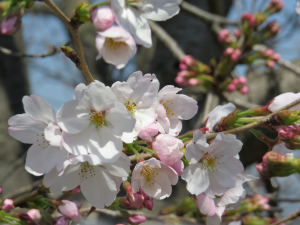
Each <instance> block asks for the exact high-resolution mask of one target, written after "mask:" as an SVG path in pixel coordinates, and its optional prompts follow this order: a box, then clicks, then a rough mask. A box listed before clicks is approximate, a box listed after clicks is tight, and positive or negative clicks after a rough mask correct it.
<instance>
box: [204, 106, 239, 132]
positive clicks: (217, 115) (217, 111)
mask: <svg viewBox="0 0 300 225" xmlns="http://www.w3.org/2000/svg"><path fill="white" fill-rule="evenodd" d="M235 109H236V107H235V105H234V104H232V103H228V104H226V105H218V106H217V107H216V108H214V109H213V110H212V111H211V112H210V113H209V114H208V116H207V119H206V120H205V124H204V125H205V127H206V128H207V130H208V132H213V131H214V127H215V125H217V124H218V123H220V122H221V119H222V117H226V116H228V115H229V114H230V113H232V112H233V111H234V110H235Z"/></svg>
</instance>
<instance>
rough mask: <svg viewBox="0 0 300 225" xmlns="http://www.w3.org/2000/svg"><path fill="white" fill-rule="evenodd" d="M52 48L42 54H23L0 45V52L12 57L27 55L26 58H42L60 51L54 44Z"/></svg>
mask: <svg viewBox="0 0 300 225" xmlns="http://www.w3.org/2000/svg"><path fill="white" fill-rule="evenodd" d="M51 48H52V49H51V50H50V51H48V52H46V53H43V54H33V55H29V54H25V53H22V52H13V51H12V50H10V49H8V48H4V47H1V46H0V52H2V53H3V54H5V55H9V56H13V57H28V58H44V57H47V56H52V55H54V54H56V53H58V52H60V48H57V47H55V46H52V47H51Z"/></svg>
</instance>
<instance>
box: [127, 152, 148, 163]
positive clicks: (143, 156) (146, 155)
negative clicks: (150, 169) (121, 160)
mask: <svg viewBox="0 0 300 225" xmlns="http://www.w3.org/2000/svg"><path fill="white" fill-rule="evenodd" d="M151 157H152V154H151V153H149V152H147V153H142V154H140V158H143V159H149V158H151ZM129 159H130V162H132V163H133V162H136V156H135V155H131V156H129Z"/></svg>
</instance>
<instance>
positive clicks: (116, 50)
mask: <svg viewBox="0 0 300 225" xmlns="http://www.w3.org/2000/svg"><path fill="white" fill-rule="evenodd" d="M96 48H97V50H98V52H99V55H98V56H97V58H96V59H100V58H101V57H103V59H104V61H105V62H107V63H110V64H113V65H115V66H116V68H117V69H122V68H123V67H124V66H126V64H127V63H128V60H129V59H130V58H131V57H132V56H134V54H135V53H136V44H135V41H134V39H133V38H132V37H131V35H130V34H129V33H128V32H127V31H126V30H124V29H123V28H122V27H119V26H112V27H110V28H108V29H107V30H104V31H101V32H98V36H97V37H96Z"/></svg>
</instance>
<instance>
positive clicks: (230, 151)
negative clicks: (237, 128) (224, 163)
mask: <svg viewBox="0 0 300 225" xmlns="http://www.w3.org/2000/svg"><path fill="white" fill-rule="evenodd" d="M217 136H219V137H222V140H219V139H218V138H217V137H216V139H215V140H214V141H213V142H212V143H211V145H210V148H212V149H213V148H214V150H213V151H210V153H211V154H214V155H215V156H216V157H218V158H221V157H222V156H224V155H226V156H233V157H234V156H236V155H237V154H238V153H239V152H240V151H241V149H242V146H243V143H242V142H241V141H240V140H238V139H236V136H235V135H234V134H223V133H220V134H218V135H217ZM215 145H216V146H215Z"/></svg>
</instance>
